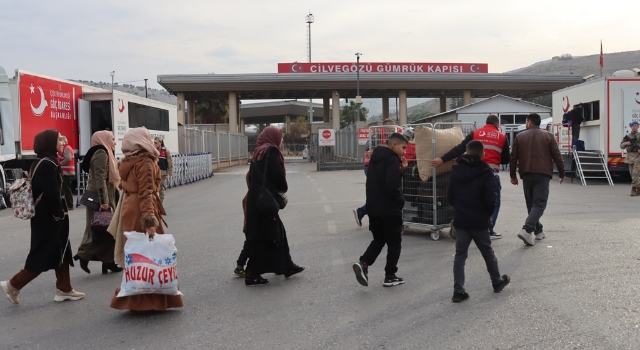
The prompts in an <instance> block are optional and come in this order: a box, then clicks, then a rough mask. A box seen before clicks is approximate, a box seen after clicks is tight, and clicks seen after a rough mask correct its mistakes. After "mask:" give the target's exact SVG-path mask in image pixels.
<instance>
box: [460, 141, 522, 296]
mask: <svg viewBox="0 0 640 350" xmlns="http://www.w3.org/2000/svg"><path fill="white" fill-rule="evenodd" d="M466 150H467V151H466V153H465V154H463V155H462V156H460V157H459V158H458V160H457V162H458V164H457V165H454V166H453V167H452V169H451V180H450V181H449V188H448V189H447V199H448V200H449V204H451V206H453V209H454V210H455V212H454V216H453V222H454V226H455V229H456V257H455V259H454V260H453V279H454V284H453V298H451V301H453V302H456V303H458V302H461V301H463V300H466V299H468V298H469V294H467V292H466V291H465V290H464V265H465V262H466V260H467V252H468V250H469V245H470V244H471V241H472V240H473V241H474V242H475V243H476V246H477V247H478V249H479V250H480V252H481V253H482V257H483V258H484V262H485V264H486V265H487V271H489V276H491V283H492V284H493V291H494V292H495V293H500V292H501V291H502V289H503V288H504V287H505V286H506V285H507V284H509V282H510V279H509V276H507V275H504V276H502V277H500V270H499V269H498V259H496V256H495V254H494V253H493V249H492V248H491V239H490V238H489V231H488V228H489V227H490V226H491V215H493V210H494V209H495V206H496V199H497V194H496V182H495V180H494V178H493V177H494V175H493V170H492V169H491V168H490V167H489V165H487V163H485V162H483V161H482V160H481V158H482V157H484V156H485V154H484V146H483V145H482V142H480V141H478V140H473V141H470V142H469V143H467V146H466Z"/></svg>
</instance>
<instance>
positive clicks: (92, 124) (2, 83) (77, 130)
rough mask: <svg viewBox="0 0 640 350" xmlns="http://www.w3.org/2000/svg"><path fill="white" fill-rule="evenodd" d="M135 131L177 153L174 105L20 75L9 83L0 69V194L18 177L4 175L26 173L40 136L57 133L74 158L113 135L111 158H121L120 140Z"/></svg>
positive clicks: (62, 81) (85, 86)
mask: <svg viewBox="0 0 640 350" xmlns="http://www.w3.org/2000/svg"><path fill="white" fill-rule="evenodd" d="M139 126H145V127H147V129H149V131H150V133H151V134H152V136H157V135H159V136H161V137H163V138H164V140H165V145H166V147H167V148H168V149H169V150H170V151H171V152H173V153H174V154H176V153H178V119H177V111H176V108H175V106H173V105H170V104H167V103H162V102H158V101H154V100H150V99H147V98H144V97H140V96H136V95H131V94H127V93H123V92H120V91H108V90H103V89H99V88H96V87H92V86H87V85H83V84H80V83H77V82H73V81H68V80H64V79H56V78H52V77H48V76H44V75H40V74H35V73H30V72H26V71H23V70H16V73H15V76H14V77H13V78H9V77H8V76H7V74H6V73H5V70H4V69H3V68H2V67H0V191H4V190H5V186H6V181H7V177H8V178H9V179H11V178H12V177H15V176H20V174H21V172H20V171H5V170H6V169H28V167H29V166H30V164H31V162H32V161H33V159H35V157H36V156H35V153H34V152H33V139H34V137H35V135H36V134H37V133H39V132H40V131H42V130H45V129H57V130H58V131H59V132H60V133H61V134H62V135H64V136H66V137H67V139H68V141H69V144H70V145H71V147H73V149H74V150H75V152H76V158H79V157H82V156H84V154H85V153H86V152H87V150H88V149H89V148H90V147H91V135H93V133H94V132H96V131H99V130H112V131H113V132H114V135H115V138H116V156H122V152H121V150H120V149H121V145H122V137H123V136H124V134H125V133H126V132H127V130H129V129H130V128H134V127H139ZM7 175H9V176H7Z"/></svg>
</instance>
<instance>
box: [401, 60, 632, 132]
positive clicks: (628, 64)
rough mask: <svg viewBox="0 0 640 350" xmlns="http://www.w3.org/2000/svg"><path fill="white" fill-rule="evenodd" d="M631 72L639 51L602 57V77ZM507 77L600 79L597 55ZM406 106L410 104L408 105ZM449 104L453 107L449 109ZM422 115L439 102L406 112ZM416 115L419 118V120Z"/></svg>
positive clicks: (539, 64) (543, 65)
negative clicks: (530, 75) (535, 76)
mask: <svg viewBox="0 0 640 350" xmlns="http://www.w3.org/2000/svg"><path fill="white" fill-rule="evenodd" d="M633 68H640V50H639V51H625V52H616V53H609V54H604V67H603V68H602V74H603V75H604V76H610V75H611V74H613V72H615V71H618V70H625V69H626V70H630V69H633ZM506 73H510V74H536V75H537V74H539V75H564V74H575V75H579V76H583V77H584V76H587V75H589V74H594V75H595V76H596V77H599V76H600V54H596V55H590V56H580V57H573V56H571V55H570V54H564V55H561V56H556V57H553V58H551V59H549V60H546V61H542V62H537V63H534V64H532V65H530V66H528V67H524V68H519V69H516V70H512V71H509V72H506ZM477 100H479V99H472V102H475V101H477ZM550 101H551V99H550V98H548V99H544V98H542V99H539V100H536V101H533V102H536V103H540V104H543V105H549V104H550ZM545 102H548V103H545ZM407 103H410V102H409V101H407ZM457 103H459V99H452V98H448V99H447V109H451V108H455V107H454V106H455V105H456V104H457ZM452 104H453V105H454V106H452ZM549 106H550V105H549ZM425 113H432V114H437V113H440V101H439V100H438V99H434V100H430V101H427V102H423V103H419V104H416V105H412V106H411V107H408V108H407V114H408V118H409V120H412V119H416V118H417V117H420V118H421V117H422V116H427V115H425ZM419 114H420V116H418V115H419ZM392 115H395V113H392ZM412 115H413V118H412Z"/></svg>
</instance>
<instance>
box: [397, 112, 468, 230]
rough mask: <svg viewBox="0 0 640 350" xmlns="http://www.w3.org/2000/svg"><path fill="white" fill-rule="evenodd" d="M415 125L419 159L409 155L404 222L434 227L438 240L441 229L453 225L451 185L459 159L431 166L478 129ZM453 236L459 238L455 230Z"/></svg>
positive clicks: (403, 184)
mask: <svg viewBox="0 0 640 350" xmlns="http://www.w3.org/2000/svg"><path fill="white" fill-rule="evenodd" d="M413 127H414V129H413V135H414V140H413V141H414V144H415V159H409V158H407V160H409V166H408V168H407V169H406V170H405V172H404V174H403V179H402V193H403V194H404V197H405V200H406V203H405V206H404V209H403V211H402V216H403V221H404V225H405V226H411V227H418V228H424V229H428V230H430V231H431V238H432V239H433V240H438V239H439V238H440V231H441V230H442V229H443V228H448V227H451V224H452V221H453V207H451V205H449V203H448V201H447V187H448V186H449V177H450V173H451V167H452V166H453V165H454V164H455V160H452V161H449V162H446V163H444V164H442V165H440V166H438V167H433V166H431V161H432V160H433V159H435V158H438V157H442V156H443V155H444V154H445V153H447V152H449V151H450V150H451V148H453V147H454V146H457V145H458V144H460V143H461V142H462V141H463V140H464V138H465V137H466V136H467V135H469V134H470V133H472V132H473V130H475V123H436V124H416V125H413ZM405 134H406V133H405ZM407 156H410V154H407ZM450 236H451V237H452V238H455V231H454V230H453V229H452V230H451V231H450Z"/></svg>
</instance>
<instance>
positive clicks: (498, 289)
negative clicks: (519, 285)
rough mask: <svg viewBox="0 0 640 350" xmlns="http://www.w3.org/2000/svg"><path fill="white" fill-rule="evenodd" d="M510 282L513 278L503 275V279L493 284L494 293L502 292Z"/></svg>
mask: <svg viewBox="0 0 640 350" xmlns="http://www.w3.org/2000/svg"><path fill="white" fill-rule="evenodd" d="M509 282H511V278H510V277H509V276H507V275H502V281H501V282H500V283H498V284H494V285H493V292H494V293H500V292H502V290H503V289H504V287H506V286H507V284H509Z"/></svg>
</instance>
